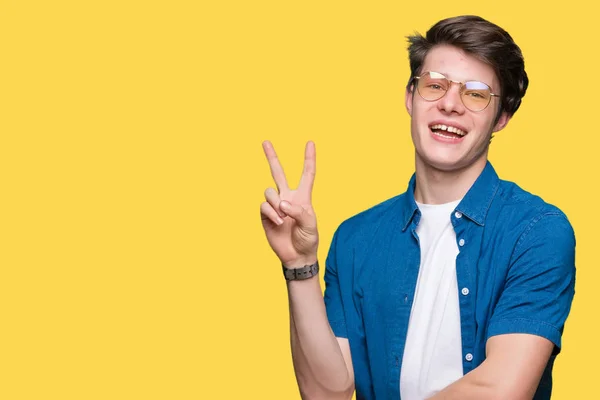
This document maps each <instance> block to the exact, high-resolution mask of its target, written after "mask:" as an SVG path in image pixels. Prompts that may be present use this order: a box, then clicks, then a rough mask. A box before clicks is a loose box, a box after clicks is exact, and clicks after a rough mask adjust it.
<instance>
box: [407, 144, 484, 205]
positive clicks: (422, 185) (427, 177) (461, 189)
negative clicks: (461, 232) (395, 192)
mask: <svg viewBox="0 0 600 400" xmlns="http://www.w3.org/2000/svg"><path fill="white" fill-rule="evenodd" d="M486 162H487V155H484V156H482V157H481V158H480V159H479V160H477V161H476V162H474V163H473V164H471V165H469V166H467V167H465V168H461V169H457V170H452V171H443V170H440V169H436V168H434V167H432V166H430V165H427V164H425V163H424V162H423V160H421V159H420V158H419V156H418V155H417V156H416V158H415V164H416V166H415V167H416V179H417V182H416V183H417V185H416V188H415V200H416V201H418V202H419V203H423V204H444V203H450V202H452V201H456V200H459V199H462V198H463V197H464V196H465V194H467V192H468V191H469V189H470V188H471V186H473V183H475V181H476V180H477V178H478V177H479V175H480V174H481V171H483V169H484V168H485V165H486Z"/></svg>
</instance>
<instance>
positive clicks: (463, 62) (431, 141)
mask: <svg viewBox="0 0 600 400" xmlns="http://www.w3.org/2000/svg"><path fill="white" fill-rule="evenodd" d="M428 71H432V72H439V73H441V74H443V75H445V76H446V77H447V78H448V79H450V80H453V81H460V82H466V81H479V82H483V83H486V84H487V85H488V86H490V87H491V91H492V93H495V94H500V84H499V82H498V79H497V77H496V74H495V73H494V70H493V69H492V67H491V66H489V65H487V64H485V63H483V62H482V61H479V60H477V59H476V58H474V57H473V56H471V55H468V54H466V53H464V52H463V51H462V50H460V49H458V48H456V47H452V46H437V47H435V48H433V49H431V51H430V52H429V53H428V54H427V57H425V62H424V64H423V68H422V72H428ZM415 85H416V81H415ZM415 85H413V91H415V93H414V95H413V93H412V92H411V91H410V90H407V92H406V108H407V110H408V113H409V114H410V115H411V134H412V139H413V143H414V145H415V150H416V157H417V164H421V165H423V166H428V167H432V168H434V169H437V170H443V171H456V170H460V169H464V168H468V167H470V166H473V165H478V166H479V167H481V168H483V166H484V165H485V162H486V160H487V150H488V147H489V142H490V138H491V135H492V132H497V131H499V130H501V129H502V128H504V126H506V124H507V123H508V120H509V118H508V116H507V115H506V113H503V114H502V116H501V117H500V119H499V120H498V122H497V123H495V124H494V121H495V117H496V113H497V111H498V106H499V101H500V98H499V97H492V99H491V101H490V104H489V105H488V106H487V107H486V108H485V109H484V110H482V111H478V112H474V111H471V110H469V109H467V108H466V107H465V105H464V104H463V102H462V100H461V97H460V86H459V85H458V84H456V83H452V84H451V85H450V87H449V89H448V91H447V92H446V94H445V95H444V96H443V97H442V98H440V99H439V100H435V101H426V100H424V99H423V98H422V97H421V96H420V95H419V93H417V92H416V86H415ZM439 125H446V126H452V127H455V128H458V129H460V130H461V131H462V132H459V133H461V134H462V133H465V134H464V136H463V135H458V134H454V133H452V132H449V131H447V130H446V131H443V130H439V129H435V127H439ZM432 127H434V129H432ZM451 130H452V129H451Z"/></svg>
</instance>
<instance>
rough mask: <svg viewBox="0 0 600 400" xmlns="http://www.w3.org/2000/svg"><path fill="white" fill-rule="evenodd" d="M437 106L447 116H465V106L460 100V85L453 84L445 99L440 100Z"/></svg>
mask: <svg viewBox="0 0 600 400" xmlns="http://www.w3.org/2000/svg"><path fill="white" fill-rule="evenodd" d="M437 106H438V109H439V110H440V111H441V112H443V113H445V114H453V113H456V114H463V113H464V112H465V106H464V104H463V102H462V100H461V98H460V84H458V83H456V82H452V83H451V84H450V87H449V88H448V91H447V92H446V94H445V95H444V97H442V98H441V99H439V100H438V104H437Z"/></svg>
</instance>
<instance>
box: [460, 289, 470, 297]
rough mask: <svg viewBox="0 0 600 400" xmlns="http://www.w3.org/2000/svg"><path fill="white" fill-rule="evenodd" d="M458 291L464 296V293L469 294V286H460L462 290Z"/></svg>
mask: <svg viewBox="0 0 600 400" xmlns="http://www.w3.org/2000/svg"><path fill="white" fill-rule="evenodd" d="M460 292H461V293H462V294H463V295H464V296H466V295H468V294H469V288H466V287H464V288H462V290H461V291H460Z"/></svg>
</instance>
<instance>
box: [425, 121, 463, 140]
mask: <svg viewBox="0 0 600 400" xmlns="http://www.w3.org/2000/svg"><path fill="white" fill-rule="evenodd" d="M429 129H431V132H433V134H434V135H437V136H440V137H443V138H446V139H459V138H462V137H464V136H466V134H467V132H465V131H463V130H461V129H459V128H457V127H454V126H448V125H443V124H436V125H431V126H430V127H429Z"/></svg>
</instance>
